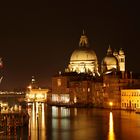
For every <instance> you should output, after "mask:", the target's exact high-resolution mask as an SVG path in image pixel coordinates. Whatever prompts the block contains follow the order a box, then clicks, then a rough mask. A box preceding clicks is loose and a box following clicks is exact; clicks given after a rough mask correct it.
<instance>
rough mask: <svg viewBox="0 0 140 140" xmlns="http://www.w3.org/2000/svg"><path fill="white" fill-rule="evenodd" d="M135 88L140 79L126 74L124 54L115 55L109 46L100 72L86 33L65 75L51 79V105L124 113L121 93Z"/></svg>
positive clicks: (63, 73) (72, 56)
mask: <svg viewBox="0 0 140 140" xmlns="http://www.w3.org/2000/svg"><path fill="white" fill-rule="evenodd" d="M134 85H140V79H139V78H138V77H133V76H132V72H129V71H126V70H125V54H124V51H123V50H122V49H120V50H119V52H117V51H116V50H115V51H112V49H111V47H110V46H109V48H108V50H107V55H106V56H105V57H104V58H103V60H102V62H101V69H99V64H98V60H97V56H96V53H95V51H93V50H92V49H91V48H89V43H88V38H87V36H86V35H85V33H84V32H83V34H82V35H81V38H80V41H79V47H78V48H77V49H76V50H74V51H73V53H72V55H71V57H70V62H69V64H68V67H67V68H66V70H65V72H61V73H59V74H56V75H55V76H53V77H52V93H51V96H50V98H51V99H50V102H51V103H52V104H56V105H71V106H95V107H102V108H110V107H111V108H114V109H121V108H122V103H121V97H122V96H121V91H122V90H123V89H124V88H127V87H130V86H134Z"/></svg>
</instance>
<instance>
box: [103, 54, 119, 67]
mask: <svg viewBox="0 0 140 140" xmlns="http://www.w3.org/2000/svg"><path fill="white" fill-rule="evenodd" d="M102 63H103V64H105V65H117V64H118V60H117V58H116V57H115V56H113V55H112V56H106V57H105V58H104V59H103V61H102Z"/></svg>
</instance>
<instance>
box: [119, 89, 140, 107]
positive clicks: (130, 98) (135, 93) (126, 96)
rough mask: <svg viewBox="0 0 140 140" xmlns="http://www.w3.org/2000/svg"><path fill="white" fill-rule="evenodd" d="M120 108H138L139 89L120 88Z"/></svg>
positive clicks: (139, 105) (139, 99) (139, 100)
mask: <svg viewBox="0 0 140 140" xmlns="http://www.w3.org/2000/svg"><path fill="white" fill-rule="evenodd" d="M121 108H122V109H131V110H135V109H136V108H140V89H123V90H121Z"/></svg>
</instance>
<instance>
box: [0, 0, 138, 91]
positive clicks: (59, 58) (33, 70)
mask: <svg viewBox="0 0 140 140" xmlns="http://www.w3.org/2000/svg"><path fill="white" fill-rule="evenodd" d="M46 1H47V0H46ZM91 1H92V2H91ZM93 1H94V2H93ZM97 1H98V2H96V1H95V0H90V1H88V0H85V1H78V0H75V1H67V0H65V1H64V0H63V1H61V0H59V1H57V2H54V1H53V2H49V1H47V2H40V1H38V2H37V3H35V1H33V2H25V1H24V3H22V2H19V1H17V2H15V1H10V2H8V1H6V2H5V3H1V4H0V56H1V57H2V58H3V63H4V68H3V70H2V73H3V75H4V79H3V82H2V84H1V85H0V88H1V89H11V90H12V89H14V88H21V87H26V86H27V85H28V83H29V82H30V80H31V76H32V75H34V76H35V77H36V80H37V81H38V82H39V83H40V84H41V85H43V86H45V85H46V86H49V85H50V84H51V77H52V76H53V75H54V74H56V73H57V72H58V71H60V70H61V71H64V69H65V67H66V66H67V65H68V63H69V58H70V55H71V53H72V52H73V50H74V49H76V48H77V47H78V44H79V38H80V36H81V34H82V30H83V28H84V29H85V30H86V34H87V36H88V38H89V43H90V47H91V48H92V49H93V50H94V51H95V52H96V54H97V57H98V61H99V64H101V60H102V59H103V57H104V56H105V55H106V50H107V48H108V45H109V44H110V45H111V47H112V48H116V49H117V50H118V49H119V48H123V49H124V51H125V54H126V69H127V70H132V71H135V72H140V63H139V60H140V53H139V50H140V48H139V47H140V30H139V26H140V15H139V14H140V10H139V4H138V3H134V1H132V0H131V2H129V0H106V1H105V2H99V0H97Z"/></svg>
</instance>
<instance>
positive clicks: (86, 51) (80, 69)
mask: <svg viewBox="0 0 140 140" xmlns="http://www.w3.org/2000/svg"><path fill="white" fill-rule="evenodd" d="M113 70H115V71H125V54H124V51H123V50H122V49H120V50H119V52H117V51H114V52H113V51H112V49H111V47H110V46H109V48H108V50H107V55H106V56H105V57H104V59H103V60H102V63H101V70H99V63H98V59H97V56H96V53H95V52H94V50H92V49H91V48H90V47H89V43H88V38H87V36H86V35H85V34H84V32H83V34H82V35H81V38H80V41H79V47H78V48H77V49H76V50H75V51H74V52H73V53H72V55H71V58H70V63H69V65H68V68H67V72H77V73H88V74H93V76H96V75H99V73H101V74H105V73H107V72H111V71H113Z"/></svg>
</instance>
